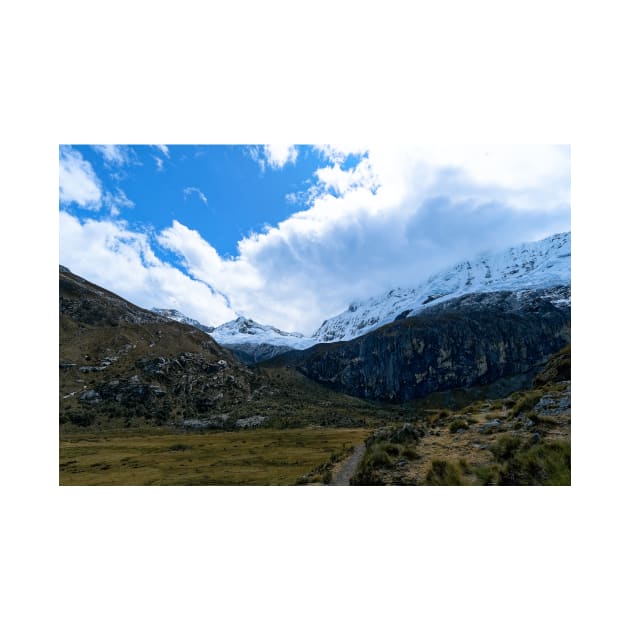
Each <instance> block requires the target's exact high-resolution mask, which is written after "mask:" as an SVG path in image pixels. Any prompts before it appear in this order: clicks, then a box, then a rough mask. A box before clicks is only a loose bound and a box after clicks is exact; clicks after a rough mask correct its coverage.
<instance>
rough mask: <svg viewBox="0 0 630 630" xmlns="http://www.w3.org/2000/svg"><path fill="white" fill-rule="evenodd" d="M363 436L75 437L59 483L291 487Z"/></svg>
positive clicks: (65, 450)
mask: <svg viewBox="0 0 630 630" xmlns="http://www.w3.org/2000/svg"><path fill="white" fill-rule="evenodd" d="M366 434H367V432H366V431H365V430H364V429H334V428H317V427H309V428H305V429H268V428H260V429H250V430H248V431H238V432H233V431H230V432H228V431H215V432H212V433H193V434H174V433H169V432H166V431H164V432H162V433H148V432H144V433H143V432H141V431H127V432H126V431H124V430H120V431H111V432H109V433H103V434H102V435H94V434H92V435H90V436H85V437H84V436H81V435H76V436H72V437H71V438H67V439H62V441H61V443H60V453H59V459H60V462H59V464H60V466H59V477H60V484H61V485H292V484H294V483H296V480H297V479H299V478H300V477H302V476H304V475H305V474H307V473H308V472H309V471H312V470H313V469H315V468H317V467H318V466H320V465H322V464H326V463H328V462H330V461H332V460H335V461H336V458H337V457H339V456H341V453H344V452H345V451H346V449H348V448H352V446H353V445H354V444H359V443H361V442H362V441H363V440H364V439H365V438H366ZM322 472H323V473H324V474H325V470H323V471H322Z"/></svg>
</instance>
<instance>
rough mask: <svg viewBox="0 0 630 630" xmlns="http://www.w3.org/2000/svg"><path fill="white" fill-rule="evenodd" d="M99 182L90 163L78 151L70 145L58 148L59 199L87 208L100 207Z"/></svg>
mask: <svg viewBox="0 0 630 630" xmlns="http://www.w3.org/2000/svg"><path fill="white" fill-rule="evenodd" d="M101 197H102V189H101V183H100V181H99V179H98V177H97V176H96V173H95V172H94V169H93V168H92V165H91V164H90V163H89V162H88V161H87V160H85V159H84V158H83V156H82V155H81V153H80V152H79V151H76V150H74V149H71V148H70V147H61V148H60V150H59V201H60V202H61V203H76V204H78V205H79V206H82V207H83V208H87V209H89V210H98V209H99V208H100V207H101Z"/></svg>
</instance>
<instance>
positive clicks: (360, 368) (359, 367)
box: [276, 287, 570, 401]
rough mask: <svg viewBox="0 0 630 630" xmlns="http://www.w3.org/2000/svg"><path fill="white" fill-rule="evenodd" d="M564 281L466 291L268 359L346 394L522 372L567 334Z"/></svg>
mask: <svg viewBox="0 0 630 630" xmlns="http://www.w3.org/2000/svg"><path fill="white" fill-rule="evenodd" d="M564 294H566V295H567V296H568V297H570V288H569V287H558V288H557V290H555V291H554V290H551V291H550V290H549V289H545V290H529V291H527V290H525V291H520V292H508V291H503V292H495V293H485V294H472V295H466V296H464V297H461V298H456V299H454V300H451V301H449V302H446V303H443V304H439V305H437V306H434V307H431V308H427V309H426V310H425V311H423V312H422V313H421V314H420V315H418V316H416V317H406V318H403V319H399V320H397V321H394V322H392V323H391V324H389V325H387V326H383V327H381V328H379V329H377V330H375V331H372V332H370V333H368V334H366V335H364V336H362V337H358V338H356V339H353V340H350V341H346V342H337V343H330V344H320V345H317V346H315V347H313V348H311V349H309V350H305V351H303V352H301V353H296V352H291V353H289V354H287V355H284V356H283V357H279V358H278V359H276V361H285V362H286V363H287V364H289V365H293V366H294V367H296V368H297V369H298V370H299V371H301V372H302V373H303V374H305V375H306V376H308V377H310V378H312V379H314V380H316V381H318V382H320V383H323V384H327V385H329V386H330V387H332V388H334V389H336V390H339V391H342V392H344V393H347V394H351V395H353V396H359V397H364V398H371V399H379V400H391V401H406V400H411V399H414V398H418V397H420V396H424V395H426V394H429V393H431V392H435V391H442V390H449V389H454V388H462V387H470V386H475V385H485V384H488V383H492V382H493V381H495V380H497V379H499V378H503V377H508V376H512V375H515V374H522V373H525V372H528V371H530V370H531V369H532V368H534V367H536V366H537V365H539V364H541V363H542V362H543V361H544V360H546V359H547V358H548V357H549V355H551V354H552V353H554V352H557V351H558V350H559V349H560V348H562V347H563V346H565V345H566V344H567V343H569V342H570V307H569V306H568V305H563V303H562V300H560V301H559V297H562V295H564Z"/></svg>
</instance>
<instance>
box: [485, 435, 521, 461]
mask: <svg viewBox="0 0 630 630" xmlns="http://www.w3.org/2000/svg"><path fill="white" fill-rule="evenodd" d="M520 447H521V438H519V437H518V436H510V435H503V436H501V437H500V438H499V439H498V440H497V441H496V442H495V443H494V444H493V445H492V446H491V447H490V451H491V452H492V454H493V455H494V456H495V457H496V458H497V459H498V460H499V461H500V462H505V461H507V460H508V459H511V458H512V457H514V454H515V453H516V452H517V451H518V449H519V448H520Z"/></svg>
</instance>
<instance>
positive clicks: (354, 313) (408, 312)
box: [313, 232, 571, 343]
mask: <svg viewBox="0 0 630 630" xmlns="http://www.w3.org/2000/svg"><path fill="white" fill-rule="evenodd" d="M570 284H571V233H570V232H565V233H562V234H555V235H553V236H550V237H548V238H545V239H543V240H541V241H537V242H534V243H524V244H522V245H517V246H515V247H510V248H509V249H506V250H504V251H502V252H498V253H492V254H486V255H482V256H479V257H478V258H475V259H473V260H470V261H465V262H462V263H459V264H457V265H455V266H454V267H452V268H450V269H448V270H447V271H445V272H442V273H438V274H435V275H433V276H431V277H430V278H429V279H428V280H427V281H426V282H424V283H423V284H421V285H420V286H418V287H415V288H410V289H393V290H391V291H389V292H388V293H385V294H383V295H380V296H378V297H374V298H370V299H368V300H365V301H362V302H354V303H352V304H350V306H349V307H348V310H347V311H345V312H343V313H341V314H340V315H337V316H335V317H333V318H331V319H328V320H326V321H325V322H324V323H323V324H322V325H321V326H320V328H319V329H318V330H317V331H316V332H315V334H314V335H313V337H314V338H315V339H316V342H317V343H322V342H331V341H346V340H350V339H354V338H355V337H359V336H360V335H363V334H365V333H367V332H369V331H371V330H374V329H376V328H379V327H380V326H383V325H385V324H388V323H389V322H392V321H394V320H395V319H396V318H398V317H406V316H413V315H417V314H418V313H420V312H421V311H422V310H424V309H425V308H427V307H428V306H434V305H436V304H439V303H442V302H446V301H447V300H451V299H452V298H455V297H459V296H462V295H466V294H471V293H489V292H495V291H519V290H525V289H545V288H550V289H551V288H553V287H558V286H570ZM569 295H570V294H569ZM561 296H562V297H560V298H559V299H561V300H562V301H563V303H565V304H566V303H567V301H568V302H569V303H570V298H569V300H567V299H566V292H563V293H562V294H561ZM550 300H551V301H552V302H553V300H554V296H553V295H550Z"/></svg>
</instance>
